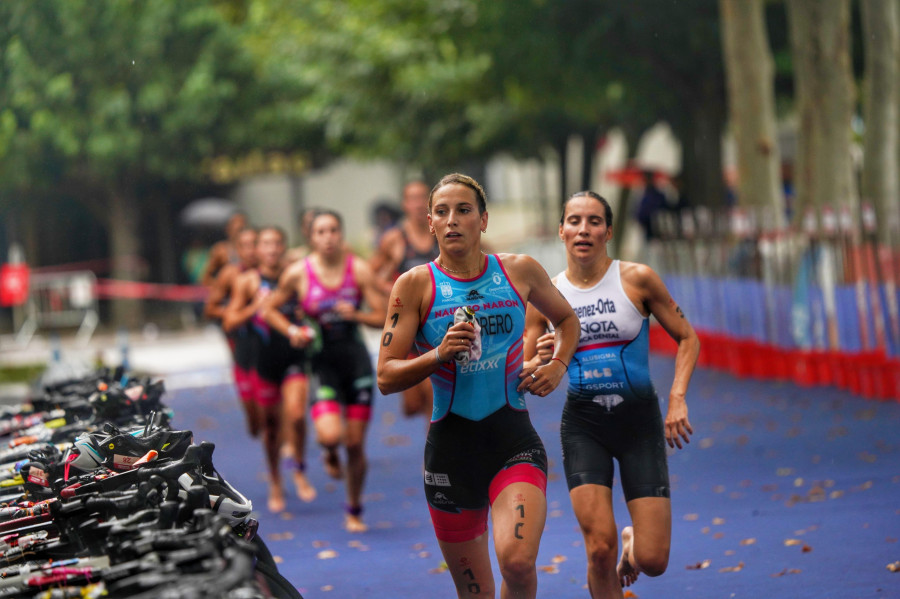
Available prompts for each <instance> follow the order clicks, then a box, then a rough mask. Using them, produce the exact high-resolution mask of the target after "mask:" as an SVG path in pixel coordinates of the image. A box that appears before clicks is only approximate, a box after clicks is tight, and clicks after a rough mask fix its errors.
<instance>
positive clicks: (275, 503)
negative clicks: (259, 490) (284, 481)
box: [269, 484, 286, 514]
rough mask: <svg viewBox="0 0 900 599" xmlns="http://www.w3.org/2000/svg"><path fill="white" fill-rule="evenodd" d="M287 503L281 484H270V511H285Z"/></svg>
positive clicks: (274, 512)
mask: <svg viewBox="0 0 900 599" xmlns="http://www.w3.org/2000/svg"><path fill="white" fill-rule="evenodd" d="M285 506H286V503H285V501H284V491H283V490H282V489H281V485H271V484H270V485H269V511H270V512H272V513H273V514H277V513H278V512H283V511H284V508H285Z"/></svg>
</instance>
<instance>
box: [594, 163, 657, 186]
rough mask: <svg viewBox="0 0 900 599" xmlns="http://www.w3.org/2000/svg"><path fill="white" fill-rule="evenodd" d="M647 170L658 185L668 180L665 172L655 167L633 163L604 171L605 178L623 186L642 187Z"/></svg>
mask: <svg viewBox="0 0 900 599" xmlns="http://www.w3.org/2000/svg"><path fill="white" fill-rule="evenodd" d="M645 172H649V173H651V174H652V175H653V181H654V182H655V183H656V184H657V185H659V184H660V183H665V182H666V181H668V180H669V177H668V175H667V174H666V173H664V172H662V171H659V170H657V169H655V168H652V167H650V168H646V167H644V168H641V167H638V166H635V165H633V164H629V165H627V166H625V167H623V168H619V169H614V170H610V171H606V173H605V176H606V180H607V181H610V182H611V183H615V184H617V185H621V186H623V187H643V185H644V173H645Z"/></svg>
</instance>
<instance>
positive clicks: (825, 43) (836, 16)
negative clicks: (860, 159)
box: [787, 0, 858, 223]
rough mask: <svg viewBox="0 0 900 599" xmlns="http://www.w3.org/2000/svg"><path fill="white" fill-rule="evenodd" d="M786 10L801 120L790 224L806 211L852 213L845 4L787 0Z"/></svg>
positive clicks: (847, 8)
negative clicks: (848, 209) (845, 208)
mask: <svg viewBox="0 0 900 599" xmlns="http://www.w3.org/2000/svg"><path fill="white" fill-rule="evenodd" d="M787 8H788V11H787V13H788V21H789V25H790V32H791V53H792V56H793V60H794V81H795V87H796V99H797V114H798V117H799V129H798V139H797V160H796V165H795V169H794V182H795V210H794V214H793V219H794V222H795V223H799V222H800V220H801V219H802V217H803V214H804V213H805V212H806V211H807V210H808V209H810V208H815V209H816V211H817V212H818V211H819V210H820V209H821V208H822V207H826V206H827V207H830V208H831V209H832V210H835V211H837V210H838V209H839V207H840V205H841V204H849V205H850V206H851V210H852V211H853V212H856V208H857V205H858V201H857V198H856V189H855V186H854V184H853V163H852V160H851V154H850V149H851V131H850V120H851V117H852V112H853V103H854V97H855V88H854V85H853V77H852V74H851V69H850V3H849V0H788V3H787Z"/></svg>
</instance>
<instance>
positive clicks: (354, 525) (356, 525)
mask: <svg viewBox="0 0 900 599" xmlns="http://www.w3.org/2000/svg"><path fill="white" fill-rule="evenodd" d="M344 528H346V529H347V532H366V531H367V530H369V527H368V526H366V524H365V523H364V522H363V521H362V518H361V517H359V516H354V515H353V514H347V515H346V516H344Z"/></svg>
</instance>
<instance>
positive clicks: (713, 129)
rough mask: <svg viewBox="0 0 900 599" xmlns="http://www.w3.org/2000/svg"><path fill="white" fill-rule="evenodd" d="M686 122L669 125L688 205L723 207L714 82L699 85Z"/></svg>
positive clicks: (720, 125) (721, 116) (720, 120)
mask: <svg viewBox="0 0 900 599" xmlns="http://www.w3.org/2000/svg"><path fill="white" fill-rule="evenodd" d="M687 105H688V106H690V112H689V113H688V115H687V117H688V118H687V119H685V120H681V121H679V122H674V123H672V127H673V129H674V130H675V131H676V133H677V135H678V138H679V139H680V140H681V162H682V166H681V168H682V174H683V180H684V193H685V195H686V196H687V201H688V203H689V204H690V205H691V206H706V207H708V208H710V209H712V210H717V209H719V208H721V207H722V206H724V204H725V183H724V177H723V165H722V133H723V131H724V128H725V110H724V106H723V102H722V94H721V89H719V88H718V86H717V85H716V83H715V82H711V81H706V82H704V83H703V84H702V86H699V89H698V90H697V93H695V94H694V95H693V96H692V98H691V99H690V101H688V102H687Z"/></svg>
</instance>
